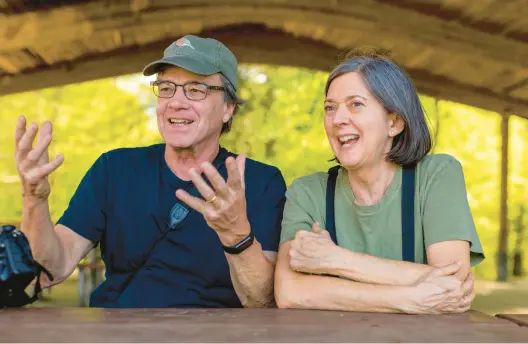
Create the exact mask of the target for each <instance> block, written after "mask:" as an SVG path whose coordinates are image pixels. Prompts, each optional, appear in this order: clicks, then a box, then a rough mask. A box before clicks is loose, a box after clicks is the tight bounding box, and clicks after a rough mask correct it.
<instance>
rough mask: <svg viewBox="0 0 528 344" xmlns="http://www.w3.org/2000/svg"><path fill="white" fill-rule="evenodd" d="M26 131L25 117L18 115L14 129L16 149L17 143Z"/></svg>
mask: <svg viewBox="0 0 528 344" xmlns="http://www.w3.org/2000/svg"><path fill="white" fill-rule="evenodd" d="M25 133H26V117H24V116H20V117H19V118H18V121H17V124H16V130H15V145H16V146H15V147H16V149H18V143H19V142H20V139H21V138H22V136H24V134H25Z"/></svg>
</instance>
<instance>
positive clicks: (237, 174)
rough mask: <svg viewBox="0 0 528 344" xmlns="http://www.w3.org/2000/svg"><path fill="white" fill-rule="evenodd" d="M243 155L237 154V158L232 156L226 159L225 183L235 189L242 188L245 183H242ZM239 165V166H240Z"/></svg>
mask: <svg viewBox="0 0 528 344" xmlns="http://www.w3.org/2000/svg"><path fill="white" fill-rule="evenodd" d="M245 160H246V159H245V157H244V156H243V155H239V156H238V157H237V160H235V159H234V158H233V157H229V158H227V159H226V167H227V184H228V185H229V186H230V187H231V188H232V189H235V190H244V189H245V187H246V185H245V183H244V179H243V178H244V169H245V167H244V166H245V165H244V164H245ZM240 166H241V167H240Z"/></svg>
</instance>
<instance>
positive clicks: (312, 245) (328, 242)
mask: <svg viewBox="0 0 528 344" xmlns="http://www.w3.org/2000/svg"><path fill="white" fill-rule="evenodd" d="M340 251H341V248H340V247H339V246H337V245H336V244H335V243H334V242H333V241H332V239H331V238H330V234H329V233H328V232H327V231H326V230H324V229H322V228H321V226H320V225H319V223H317V222H316V223H314V224H313V225H312V232H309V231H304V230H300V231H297V233H295V238H294V239H293V240H292V242H291V246H290V252H289V253H290V267H291V269H292V270H294V271H297V272H305V273H311V274H325V273H328V272H329V270H331V268H332V267H333V266H334V265H335V263H336V262H337V261H339V259H340Z"/></svg>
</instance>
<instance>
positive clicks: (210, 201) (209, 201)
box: [206, 195, 216, 203]
mask: <svg viewBox="0 0 528 344" xmlns="http://www.w3.org/2000/svg"><path fill="white" fill-rule="evenodd" d="M215 200H216V195H214V196H213V198H211V199H210V200H207V201H206V202H207V203H213V202H214V201H215Z"/></svg>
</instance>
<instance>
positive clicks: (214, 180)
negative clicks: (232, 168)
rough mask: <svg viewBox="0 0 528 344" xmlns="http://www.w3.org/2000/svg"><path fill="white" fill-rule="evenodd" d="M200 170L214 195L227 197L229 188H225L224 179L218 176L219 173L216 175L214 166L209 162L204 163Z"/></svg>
mask: <svg viewBox="0 0 528 344" xmlns="http://www.w3.org/2000/svg"><path fill="white" fill-rule="evenodd" d="M202 169H203V171H204V173H205V175H206V176H207V179H208V180H209V181H210V182H211V184H212V185H213V188H214V191H215V193H216V194H217V195H223V196H225V197H227V196H229V188H228V187H227V184H226V182H225V180H224V178H223V177H222V175H220V173H218V171H217V170H216V168H214V166H213V165H212V164H211V163H210V162H204V163H203V164H202Z"/></svg>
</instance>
